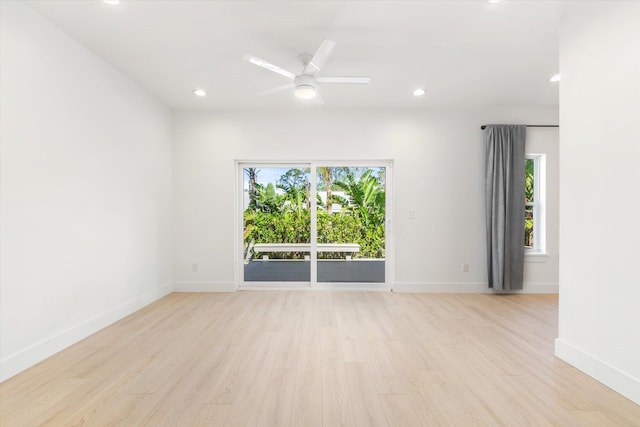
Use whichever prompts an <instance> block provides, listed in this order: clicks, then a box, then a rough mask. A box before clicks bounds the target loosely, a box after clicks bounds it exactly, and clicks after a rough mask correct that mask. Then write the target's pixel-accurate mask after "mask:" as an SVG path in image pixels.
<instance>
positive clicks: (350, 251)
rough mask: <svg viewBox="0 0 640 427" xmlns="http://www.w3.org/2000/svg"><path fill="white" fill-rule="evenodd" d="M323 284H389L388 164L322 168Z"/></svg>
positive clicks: (319, 255) (319, 214)
mask: <svg viewBox="0 0 640 427" xmlns="http://www.w3.org/2000/svg"><path fill="white" fill-rule="evenodd" d="M316 171H317V181H316V182H317V187H316V189H317V191H316V193H317V198H318V204H317V211H316V212H317V213H316V224H317V227H316V229H317V236H318V239H317V240H318V245H317V259H318V264H317V266H318V277H317V279H318V282H355V283H384V282H385V220H386V215H385V207H386V191H385V176H386V168H385V167H382V166H377V167H356V166H317V168H316Z"/></svg>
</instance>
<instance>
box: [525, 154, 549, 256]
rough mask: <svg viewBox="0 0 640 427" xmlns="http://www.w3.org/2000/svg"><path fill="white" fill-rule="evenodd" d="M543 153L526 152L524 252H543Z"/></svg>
mask: <svg viewBox="0 0 640 427" xmlns="http://www.w3.org/2000/svg"><path fill="white" fill-rule="evenodd" d="M544 161H545V157H544V155H543V154H527V155H526V158H525V181H524V182H525V184H524V198H525V208H524V247H525V253H530V254H532V253H544V252H545V217H544V197H545V194H544V188H545V182H544V177H545V173H544V166H545V162H544Z"/></svg>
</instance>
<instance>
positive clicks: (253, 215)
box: [242, 166, 311, 282]
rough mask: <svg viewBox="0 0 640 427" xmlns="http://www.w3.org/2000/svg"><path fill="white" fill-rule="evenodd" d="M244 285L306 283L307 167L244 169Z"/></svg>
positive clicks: (308, 235) (308, 236)
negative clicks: (253, 283)
mask: <svg viewBox="0 0 640 427" xmlns="http://www.w3.org/2000/svg"><path fill="white" fill-rule="evenodd" d="M242 174H243V186H242V193H243V209H242V212H243V214H242V220H243V231H242V234H243V254H242V255H243V259H244V267H243V273H244V281H245V282H309V281H310V280H311V273H310V252H311V215H310V212H311V205H310V199H309V193H310V182H309V175H310V172H309V168H308V167H305V166H301V167H296V166H291V167H251V166H248V167H243V168H242Z"/></svg>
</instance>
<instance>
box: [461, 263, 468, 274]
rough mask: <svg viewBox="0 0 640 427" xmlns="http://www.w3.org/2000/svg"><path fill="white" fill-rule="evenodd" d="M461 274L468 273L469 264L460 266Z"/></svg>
mask: <svg viewBox="0 0 640 427" xmlns="http://www.w3.org/2000/svg"><path fill="white" fill-rule="evenodd" d="M462 272H463V273H468V272H469V264H462Z"/></svg>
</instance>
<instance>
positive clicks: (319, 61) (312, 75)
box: [243, 40, 370, 104]
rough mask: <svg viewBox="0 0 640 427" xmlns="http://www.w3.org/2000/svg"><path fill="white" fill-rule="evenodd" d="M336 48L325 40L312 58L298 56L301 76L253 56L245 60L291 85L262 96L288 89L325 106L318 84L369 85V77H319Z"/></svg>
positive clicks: (279, 87)
mask: <svg viewBox="0 0 640 427" xmlns="http://www.w3.org/2000/svg"><path fill="white" fill-rule="evenodd" d="M335 47H336V42H333V41H331V40H323V41H322V43H320V46H319V47H318V50H317V51H316V53H315V54H314V55H313V56H311V55H309V54H308V53H303V54H301V55H298V58H299V59H300V61H301V62H302V72H301V73H300V74H295V73H292V72H291V71H288V70H285V69H284V68H281V67H278V66H277V65H273V64H272V63H270V62H267V61H265V60H264V59H260V58H257V57H255V56H252V55H244V57H243V59H244V60H245V61H247V62H250V63H252V64H255V65H257V66H259V67H262V68H265V69H267V70H269V71H273V72H274V73H278V74H280V75H282V76H285V77H286V78H288V79H289V80H291V82H290V83H287V84H284V85H280V86H276V87H274V88H272V89H269V90H267V91H265V92H262V93H261V94H260V95H270V94H272V93H276V92H281V91H284V90H288V89H294V91H293V93H294V95H295V96H296V97H297V98H301V99H315V100H316V102H317V103H319V104H324V101H323V99H322V97H321V96H320V94H319V93H318V89H317V85H318V83H355V84H366V83H369V80H370V78H369V77H319V76H318V72H319V71H320V69H321V68H322V66H323V65H324V64H325V62H327V59H329V57H330V56H331V54H332V53H333V49H334V48H335Z"/></svg>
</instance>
